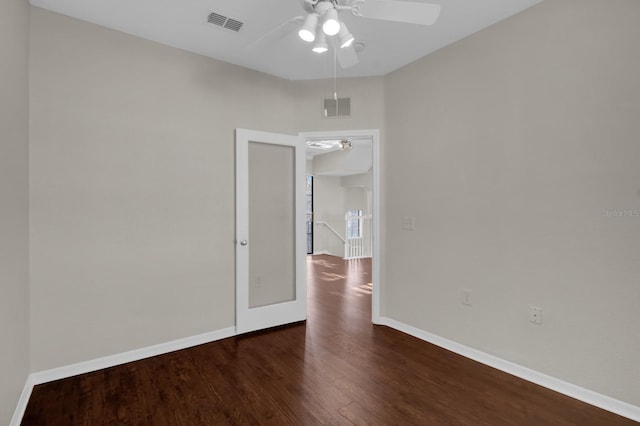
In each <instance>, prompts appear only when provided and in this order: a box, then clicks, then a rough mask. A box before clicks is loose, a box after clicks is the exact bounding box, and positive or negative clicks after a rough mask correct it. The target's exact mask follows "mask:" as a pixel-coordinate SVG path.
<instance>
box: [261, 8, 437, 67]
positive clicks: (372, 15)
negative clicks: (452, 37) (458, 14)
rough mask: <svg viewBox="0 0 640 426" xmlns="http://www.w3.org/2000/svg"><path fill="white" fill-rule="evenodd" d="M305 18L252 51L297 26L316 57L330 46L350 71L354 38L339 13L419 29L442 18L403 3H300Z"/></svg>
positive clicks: (286, 25)
mask: <svg viewBox="0 0 640 426" xmlns="http://www.w3.org/2000/svg"><path fill="white" fill-rule="evenodd" d="M300 3H301V4H302V7H303V9H304V10H305V12H306V13H307V14H306V16H296V17H294V18H291V19H289V20H288V21H286V22H284V23H283V24H281V25H279V26H278V27H276V28H274V29H273V30H272V31H270V32H268V33H267V34H265V35H264V36H262V37H261V38H260V39H258V40H257V41H255V42H253V43H251V45H250V46H249V47H255V46H256V45H257V44H263V43H265V42H269V41H270V42H274V41H277V40H278V39H280V38H282V37H284V36H285V35H286V34H287V33H288V32H289V31H290V30H291V27H292V26H298V27H299V28H298V36H299V37H300V38H301V39H302V40H303V41H305V42H307V43H313V48H312V50H313V51H314V52H315V53H319V54H321V53H324V52H326V51H328V50H329V44H331V45H333V46H334V48H335V50H336V55H337V59H338V62H339V63H340V66H341V67H342V68H350V67H352V66H354V65H356V64H357V63H358V61H359V60H358V55H357V53H356V50H355V49H354V41H355V37H354V36H353V35H352V34H351V33H350V32H349V29H348V28H347V26H346V25H345V23H344V22H342V21H341V20H340V17H339V15H340V13H342V12H351V13H352V14H353V15H355V16H358V17H363V18H369V19H379V20H385V21H395V22H402V23H408V24H416V25H432V24H434V23H435V22H436V20H437V19H438V16H439V15H440V5H439V4H433V3H421V2H417V1H404V0H300Z"/></svg>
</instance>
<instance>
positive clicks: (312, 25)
mask: <svg viewBox="0 0 640 426" xmlns="http://www.w3.org/2000/svg"><path fill="white" fill-rule="evenodd" d="M317 27H318V15H316V14H315V13H310V14H308V15H307V17H306V18H305V20H304V24H302V27H301V28H300V31H298V36H299V37H300V38H301V39H302V40H304V41H306V42H307V43H311V42H313V41H315V39H316V28H317Z"/></svg>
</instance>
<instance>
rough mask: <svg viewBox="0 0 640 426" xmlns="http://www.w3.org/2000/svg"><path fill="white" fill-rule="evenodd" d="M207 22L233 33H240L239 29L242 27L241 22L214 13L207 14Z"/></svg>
mask: <svg viewBox="0 0 640 426" xmlns="http://www.w3.org/2000/svg"><path fill="white" fill-rule="evenodd" d="M207 22H208V23H210V24H213V25H217V26H219V27H222V28H226V29H228V30H231V31H235V32H238V31H240V28H242V26H243V25H244V23H243V22H240V21H236V20H235V19H231V18H227V17H226V16H224V15H220V14H219V13H215V12H212V13H210V14H209V16H208V17H207Z"/></svg>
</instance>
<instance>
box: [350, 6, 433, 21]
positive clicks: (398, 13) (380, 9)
mask: <svg viewBox="0 0 640 426" xmlns="http://www.w3.org/2000/svg"><path fill="white" fill-rule="evenodd" d="M353 13H354V14H355V15H357V16H362V17H364V18H371V19H383V20H385V21H396V22H404V23H408V24H418V25H432V24H433V23H435V22H436V20H437V19H438V16H440V5H439V4H433V3H417V2H412V1H400V0H362V1H357V2H355V3H354V6H353Z"/></svg>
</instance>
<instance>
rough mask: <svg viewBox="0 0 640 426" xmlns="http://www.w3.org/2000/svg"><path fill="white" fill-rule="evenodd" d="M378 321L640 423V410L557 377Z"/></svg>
mask: <svg viewBox="0 0 640 426" xmlns="http://www.w3.org/2000/svg"><path fill="white" fill-rule="evenodd" d="M377 320H379V324H380V325H386V326H388V327H391V328H393V329H396V330H398V331H401V332H403V333H406V334H409V335H411V336H413V337H417V338H418V339H420V340H424V341H426V342H429V343H433V344H434V345H436V346H440V347H441V348H444V349H447V350H449V351H451V352H455V353H457V354H458V355H462V356H464V357H466V358H469V359H472V360H474V361H477V362H480V363H482V364H485V365H488V366H490V367H493V368H496V369H498V370H501V371H504V372H505V373H508V374H511V375H513V376H516V377H520V378H521V379H524V380H527V381H529V382H532V383H535V384H537V385H540V386H542V387H545V388H547V389H551V390H553V391H556V392H558V393H561V394H563V395H567V396H569V397H571V398H574V399H577V400H580V401H582V402H586V403H587V404H590V405H594V406H596V407H599V408H602V409H603V410H607V411H610V412H612V413H615V414H618V415H620V416H623V417H627V418H629V419H631V420H635V421H638V422H640V407H636V406H635V405H631V404H628V403H626V402H623V401H619V400H617V399H614V398H611V397H609V396H606V395H602V394H600V393H597V392H594V391H591V390H589V389H585V388H582V387H580V386H576V385H574V384H571V383H568V382H565V381H563V380H560V379H556V378H555V377H551V376H548V375H546V374H543V373H540V372H538V371H535V370H532V369H530V368H527V367H523V366H521V365H518V364H515V363H513V362H510V361H506V360H504V359H502V358H498V357H496V356H494V355H489V354H487V353H485V352H482V351H479V350H477V349H473V348H470V347H468V346H465V345H462V344H460V343H456V342H454V341H452V340H448V339H445V338H443V337H440V336H437V335H435V334H432V333H429V332H427V331H424V330H421V329H419V328H415V327H412V326H410V325H407V324H404V323H402V322H399V321H396V320H393V319H390V318H386V317H379V318H377Z"/></svg>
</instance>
